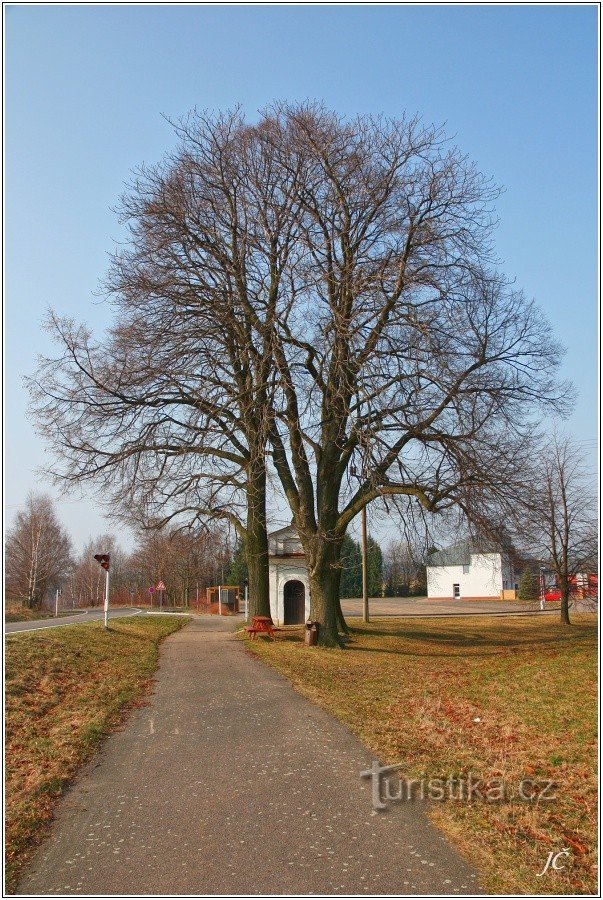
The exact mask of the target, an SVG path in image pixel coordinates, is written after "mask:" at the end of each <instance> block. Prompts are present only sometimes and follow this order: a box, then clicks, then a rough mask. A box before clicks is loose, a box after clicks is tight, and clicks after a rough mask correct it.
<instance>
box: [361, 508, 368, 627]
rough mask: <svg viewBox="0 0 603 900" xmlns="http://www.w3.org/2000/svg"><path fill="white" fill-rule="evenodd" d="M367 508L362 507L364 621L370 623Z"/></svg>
mask: <svg viewBox="0 0 603 900" xmlns="http://www.w3.org/2000/svg"><path fill="white" fill-rule="evenodd" d="M366 545H367V534H366V506H363V507H362V621H363V622H368V621H369V597H368V565H367V546H366Z"/></svg>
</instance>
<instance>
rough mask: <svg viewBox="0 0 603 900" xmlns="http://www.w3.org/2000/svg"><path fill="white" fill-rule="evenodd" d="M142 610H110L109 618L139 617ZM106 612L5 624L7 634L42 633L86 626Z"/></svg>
mask: <svg viewBox="0 0 603 900" xmlns="http://www.w3.org/2000/svg"><path fill="white" fill-rule="evenodd" d="M140 612H141V610H140V609H132V608H131V607H126V608H122V607H120V608H119V609H110V610H109V618H110V619H119V618H121V617H122V616H137V615H139V614H140ZM104 615H105V613H104V610H103V609H102V608H101V609H88V610H85V611H84V612H79V613H74V614H73V615H72V616H57V618H56V619H31V620H30V621H26V622H5V623H4V633H5V634H19V633H20V632H22V631H42V630H43V629H45V628H63V627H64V626H65V625H85V624H86V622H95V621H97V620H98V619H102V618H104Z"/></svg>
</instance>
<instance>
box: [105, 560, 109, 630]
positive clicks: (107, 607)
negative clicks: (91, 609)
mask: <svg viewBox="0 0 603 900" xmlns="http://www.w3.org/2000/svg"><path fill="white" fill-rule="evenodd" d="M105 630H106V631H108V630H109V569H107V573H106V577H105Z"/></svg>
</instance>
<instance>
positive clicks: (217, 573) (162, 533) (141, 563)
mask: <svg viewBox="0 0 603 900" xmlns="http://www.w3.org/2000/svg"><path fill="white" fill-rule="evenodd" d="M230 564H231V550H230V548H229V546H228V541H227V536H226V534H225V533H224V532H223V531H221V530H220V529H218V528H216V529H214V530H213V531H211V532H209V531H207V530H205V529H198V530H196V531H195V530H193V531H188V532H183V531H181V530H179V529H177V528H174V527H172V528H171V529H170V528H169V527H165V528H163V529H152V530H150V531H148V532H144V533H142V534H140V535H139V538H138V545H137V547H136V549H135V550H134V552H133V554H132V555H131V557H130V561H129V565H130V568H131V570H132V571H133V572H135V573H136V584H137V587H138V590H139V591H140V593H142V594H143V595H145V596H146V598H148V597H149V595H148V593H147V591H148V588H149V587H155V586H156V585H157V584H158V583H159V582H160V581H162V582H163V583H164V584H165V586H166V590H165V593H164V598H163V599H164V602H166V603H171V604H172V605H173V606H176V605H182V606H186V605H190V603H191V602H192V599H193V597H194V598H197V596H198V597H200V598H201V597H203V596H204V594H205V590H206V588H207V587H209V586H210V585H215V584H221V583H223V581H224V573H225V572H227V571H228V567H229V566H230Z"/></svg>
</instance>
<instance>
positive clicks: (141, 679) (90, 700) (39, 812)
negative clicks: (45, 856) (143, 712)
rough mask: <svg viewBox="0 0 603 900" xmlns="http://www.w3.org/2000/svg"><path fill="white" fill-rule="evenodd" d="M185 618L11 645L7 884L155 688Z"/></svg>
mask: <svg viewBox="0 0 603 900" xmlns="http://www.w3.org/2000/svg"><path fill="white" fill-rule="evenodd" d="M187 621H188V619H185V618H183V617H178V618H176V617H172V618H168V617H166V618H159V617H157V618H156V617H154V616H153V617H148V618H147V617H142V616H136V617H132V618H123V619H119V620H117V619H114V620H112V622H111V628H110V631H109V632H106V631H105V630H104V628H103V626H102V623H101V622H93V623H90V624H87V625H74V626H72V627H68V628H57V629H55V630H51V629H49V630H44V631H43V632H37V633H36V632H30V633H25V634H19V635H14V636H12V637H11V636H7V638H6V656H5V660H6V688H5V697H6V699H5V722H6V729H5V759H6V767H5V775H6V794H5V796H6V843H5V847H6V887H7V890H8V891H11V890H14V888H15V884H16V880H17V877H18V874H19V871H20V870H21V868H22V866H23V865H24V863H25V862H26V860H27V858H28V853H29V851H30V850H31V849H32V847H33V845H34V844H35V843H36V841H37V840H38V839H39V838H40V837H41V836H42V834H43V830H44V826H45V825H46V824H47V823H48V822H49V821H50V820H51V819H52V813H53V808H54V805H55V803H56V801H57V799H58V798H59V797H60V795H61V794H62V792H63V790H64V788H65V786H66V785H67V784H68V782H69V781H70V780H71V779H72V778H73V776H74V774H75V772H76V770H77V769H78V767H79V766H80V765H81V764H82V763H83V762H84V761H85V760H86V759H87V758H88V757H90V756H91V755H92V753H93V752H94V750H95V749H96V747H97V746H98V744H99V742H100V741H101V739H102V738H103V736H104V735H105V734H106V733H107V732H108V731H110V730H111V728H113V727H114V726H115V725H116V724H117V723H118V722H119V721H120V719H121V718H122V716H123V714H124V710H125V708H127V707H128V706H131V705H132V704H133V703H134V702H135V701H137V700H140V698H141V697H142V696H143V695H144V694H145V693H146V692H147V691H148V689H149V686H150V684H151V676H152V675H153V672H154V671H155V668H156V666H157V659H158V645H159V642H160V641H161V640H162V638H164V637H166V636H167V635H168V634H171V633H172V632H173V631H177V630H178V629H179V628H181V627H182V626H183V625H185V624H186V622H187Z"/></svg>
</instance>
